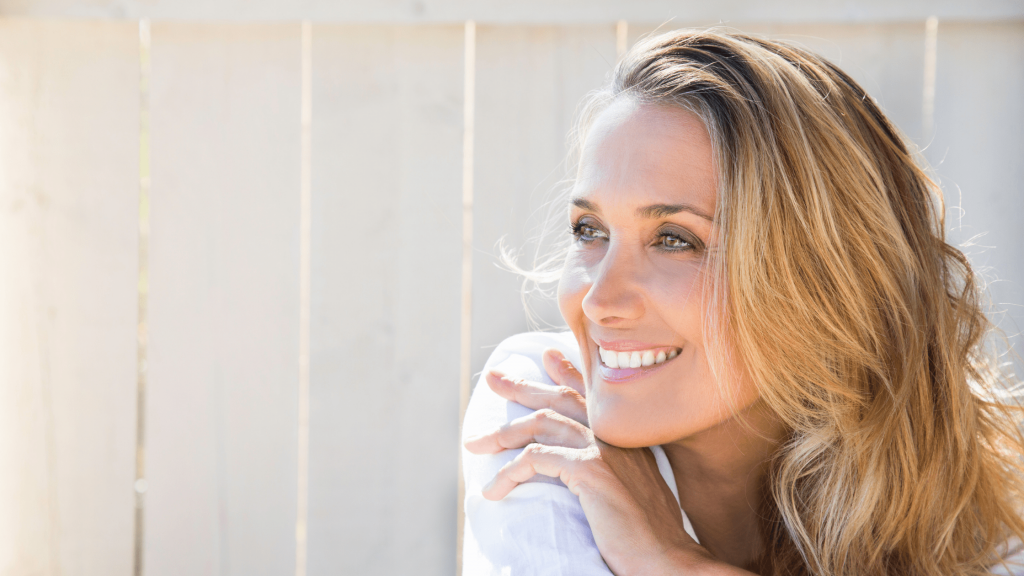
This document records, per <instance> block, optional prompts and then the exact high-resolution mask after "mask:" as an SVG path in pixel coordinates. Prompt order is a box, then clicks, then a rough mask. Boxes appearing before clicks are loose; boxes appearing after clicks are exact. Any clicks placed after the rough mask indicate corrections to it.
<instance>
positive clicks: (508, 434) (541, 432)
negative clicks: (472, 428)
mask: <svg viewBox="0 0 1024 576" xmlns="http://www.w3.org/2000/svg"><path fill="white" fill-rule="evenodd" d="M592 442H593V438H592V434H591V432H590V430H589V429H588V428H587V427H586V426H584V425H582V424H580V423H579V422H576V421H575V420H572V419H570V418H567V417H565V416H562V415H561V414H559V413H557V412H555V411H554V410H551V409H547V408H545V409H543V410H538V411H536V412H534V413H533V414H530V415H529V416H524V417H522V418H517V419H515V420H513V421H512V422H509V423H508V424H506V425H505V426H502V427H501V428H499V429H497V430H495V431H494V432H490V433H487V434H483V435H481V436H476V437H473V438H470V439H468V440H466V444H465V445H466V449H467V450H469V451H470V452H472V453H473V454H494V453H496V452H501V451H502V450H507V449H510V448H522V447H523V446H526V445H528V444H533V443H540V444H546V445H550V446H564V447H568V448H585V447H587V446H589V445H590V444H591V443H592Z"/></svg>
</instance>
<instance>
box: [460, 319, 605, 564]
mask: <svg viewBox="0 0 1024 576" xmlns="http://www.w3.org/2000/svg"><path fill="white" fill-rule="evenodd" d="M548 348H556V349H558V350H560V351H561V352H562V353H563V354H565V356H566V358H568V359H569V360H570V361H572V362H574V363H576V364H577V366H578V365H579V350H578V348H577V345H576V340H575V338H574V337H573V335H572V333H571V332H565V333H548V332H528V333H525V334H517V335H515V336H512V337H510V338H507V339H506V340H505V341H503V342H502V343H501V344H499V345H498V346H497V347H496V348H495V349H494V352H492V353H491V356H490V358H489V359H488V360H487V363H486V365H485V367H484V369H483V371H482V372H481V373H480V374H479V375H478V379H477V384H476V387H475V389H474V391H473V396H472V398H471V399H470V402H469V407H468V408H467V410H466V417H465V420H464V421H463V428H462V437H463V439H465V438H467V437H469V436H475V435H477V434H482V433H485V432H489V431H491V430H493V429H495V428H498V427H500V426H502V425H504V424H507V423H508V422H511V421H512V420H515V419H516V418H519V417H521V416H526V415H528V414H530V413H531V412H533V411H532V410H530V409H529V408H526V407H525V406H521V405H519V404H516V403H515V402H509V401H508V400H505V399H504V398H502V397H500V396H498V395H497V394H495V393H494V392H492V391H491V389H490V388H489V387H488V386H487V384H486V382H484V381H483V378H482V375H483V374H486V373H487V372H488V371H489V370H493V369H497V370H501V371H502V372H504V373H506V374H508V375H509V376H512V377H514V378H524V379H527V380H532V381H534V382H540V383H544V384H548V385H551V386H554V383H553V382H552V381H551V379H550V378H548V376H547V373H546V372H545V371H544V365H543V363H542V361H541V356H542V355H543V353H544V350H546V349H548ZM520 452H522V450H521V449H516V450H505V451H503V452H499V453H498V454H487V455H478V454H470V453H469V452H468V451H466V450H465V449H463V450H462V473H463V478H464V480H465V487H466V496H465V498H466V499H465V512H466V517H465V521H466V524H465V535H464V537H465V540H464V544H463V574H464V575H473V576H476V575H477V574H505V573H512V574H524V573H526V574H537V575H540V576H569V575H572V576H611V573H610V572H609V571H608V568H607V567H606V566H605V564H604V561H603V560H602V559H601V553H600V551H599V550H598V549H597V544H596V543H595V542H594V538H593V535H592V533H591V531H590V525H589V524H588V523H587V519H586V516H585V515H584V513H583V508H582V507H581V506H580V503H579V498H577V497H576V496H574V495H573V494H572V493H571V492H569V489H568V488H566V487H565V486H564V485H563V484H562V483H561V482H560V481H559V480H558V479H557V478H548V477H547V476H540V475H537V476H534V477H533V478H532V479H530V480H528V481H527V482H525V483H524V484H522V485H520V486H518V487H516V488H515V489H514V490H513V491H512V492H511V493H510V494H509V495H508V496H506V497H505V498H504V499H503V500H500V501H497V502H492V501H489V500H486V499H485V498H484V497H483V496H482V495H481V490H482V488H483V486H484V485H485V484H487V483H488V482H490V481H491V479H492V478H494V475H495V474H497V473H498V470H500V469H501V467H502V466H504V465H505V464H507V463H508V462H510V461H511V460H512V459H513V458H515V457H516V456H517V455H518V454H519V453H520Z"/></svg>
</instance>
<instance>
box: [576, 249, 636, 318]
mask: <svg viewBox="0 0 1024 576" xmlns="http://www.w3.org/2000/svg"><path fill="white" fill-rule="evenodd" d="M626 248H627V247H626V246H624V245H622V244H619V245H615V244H614V243H613V245H611V246H609V247H608V252H606V253H605V255H604V258H602V259H601V261H600V262H599V263H598V270H596V271H595V272H596V274H593V275H591V278H593V283H592V284H591V285H590V289H589V290H587V294H586V296H584V297H583V313H584V314H586V316H587V318H589V319H590V321H591V322H594V323H596V324H598V325H602V326H618V325H622V324H624V323H628V322H629V321H631V320H638V319H640V318H641V317H642V316H643V315H644V298H643V290H642V280H641V277H640V274H641V270H640V268H641V267H642V263H641V261H642V259H641V258H639V257H638V256H637V255H636V254H631V253H630V252H629V250H628V249H626Z"/></svg>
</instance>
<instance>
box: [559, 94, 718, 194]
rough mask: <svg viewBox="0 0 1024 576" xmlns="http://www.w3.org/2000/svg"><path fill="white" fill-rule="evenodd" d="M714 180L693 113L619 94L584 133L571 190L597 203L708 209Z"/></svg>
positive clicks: (706, 143)
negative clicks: (663, 205)
mask: <svg viewBox="0 0 1024 576" xmlns="http://www.w3.org/2000/svg"><path fill="white" fill-rule="evenodd" d="M716 180H717V179H716V176H715V171H714V163H713V161H712V148H711V138H710V136H709V135H708V131H707V129H706V128H705V126H704V123H703V122H702V121H701V119H700V118H699V117H698V116H697V115H696V114H694V113H693V112H690V111H688V110H684V109H682V108H678V107H674V106H664V105H655V104H641V103H638V102H636V101H634V100H630V99H626V98H623V99H620V100H618V101H616V102H615V103H613V104H612V105H611V106H609V107H608V108H607V109H605V110H604V111H603V112H602V113H601V114H600V115H599V116H598V117H597V118H596V119H595V120H594V123H593V125H592V126H591V128H590V130H589V132H588V133H587V136H586V140H585V142H584V146H583V150H582V155H581V158H580V172H579V177H578V178H577V181H576V185H575V189H574V194H573V195H574V196H577V197H587V198H588V199H589V200H592V201H596V202H599V203H601V204H606V203H608V202H615V203H618V202H630V203H632V202H636V203H664V204H680V203H683V204H690V205H693V206H697V207H700V208H702V209H703V210H704V211H705V213H708V214H714V212H715V202H716V196H717V186H716Z"/></svg>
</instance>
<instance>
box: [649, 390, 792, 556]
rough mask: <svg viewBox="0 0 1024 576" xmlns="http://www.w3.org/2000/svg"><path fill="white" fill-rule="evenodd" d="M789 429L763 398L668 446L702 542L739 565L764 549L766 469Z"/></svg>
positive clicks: (681, 493)
mask: <svg viewBox="0 0 1024 576" xmlns="http://www.w3.org/2000/svg"><path fill="white" fill-rule="evenodd" d="M784 435H785V430H784V428H783V427H782V426H781V424H780V423H779V422H778V421H777V420H776V419H775V418H774V417H773V416H772V415H771V413H770V411H768V410H767V409H766V408H765V407H764V406H763V404H761V402H760V401H758V402H756V403H755V404H754V405H753V406H751V407H750V408H747V409H746V410H744V411H742V412H740V413H739V414H738V415H736V416H735V417H733V418H731V419H729V420H727V421H725V422H723V423H721V424H719V425H717V426H715V427H714V428H711V429H709V430H705V431H703V432H701V433H699V434H697V435H694V436H690V437H687V438H683V439H680V440H677V441H675V442H672V443H670V444H664V445H663V446H662V447H663V448H664V450H665V455H666V456H668V460H669V462H670V463H671V465H672V472H673V474H674V475H675V477H676V486H677V487H678V488H679V498H680V504H681V505H682V508H683V510H684V511H685V512H686V516H687V517H688V518H689V519H690V523H691V524H692V525H693V529H694V532H695V533H696V535H697V538H698V539H699V540H700V543H701V545H702V546H704V547H705V548H707V549H708V551H709V552H711V553H712V554H714V555H715V557H716V558H718V559H720V560H722V561H724V562H728V563H729V564H732V565H733V566H739V567H744V568H750V567H753V566H754V565H755V564H756V563H757V562H758V560H759V559H760V557H761V555H762V551H763V543H762V541H761V533H760V526H759V518H760V509H761V504H762V499H763V498H764V495H763V489H764V480H765V474H766V473H767V466H768V460H769V458H770V457H771V455H772V454H773V453H774V452H775V451H776V450H777V449H778V446H779V443H780V442H781V441H782V438H783V437H784Z"/></svg>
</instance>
